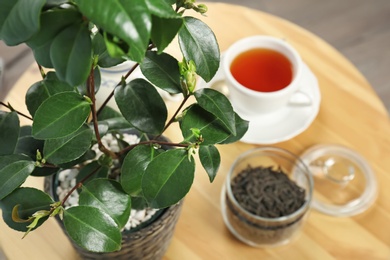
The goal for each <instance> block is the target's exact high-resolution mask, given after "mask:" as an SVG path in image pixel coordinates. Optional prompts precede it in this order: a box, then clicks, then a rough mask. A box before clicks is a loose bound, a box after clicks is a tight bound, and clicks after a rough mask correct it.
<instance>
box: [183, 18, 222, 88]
mask: <svg viewBox="0 0 390 260" xmlns="http://www.w3.org/2000/svg"><path fill="white" fill-rule="evenodd" d="M179 44H180V49H181V51H182V53H183V55H184V57H185V58H186V60H187V61H190V60H193V61H194V62H195V64H196V69H197V71H196V73H197V74H198V75H199V76H201V77H202V78H203V79H204V80H205V81H206V82H208V81H210V80H211V79H212V78H213V77H214V75H215V73H216V72H217V70H218V67H219V62H220V53H219V46H218V43H217V40H216V38H215V35H214V33H213V31H212V30H211V29H210V28H209V27H208V26H207V25H206V24H205V23H203V22H202V21H201V20H198V19H196V18H193V17H185V18H184V26H183V27H182V28H181V30H180V32H179Z"/></svg>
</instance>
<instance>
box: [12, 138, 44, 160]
mask: <svg viewBox="0 0 390 260" xmlns="http://www.w3.org/2000/svg"><path fill="white" fill-rule="evenodd" d="M43 144H44V142H43V141H42V140H37V139H35V138H34V137H32V136H31V135H26V136H22V137H19V139H18V144H17V145H16V149H15V154H25V155H27V156H29V157H30V158H31V159H32V160H35V159H36V155H37V150H39V151H42V150H43Z"/></svg>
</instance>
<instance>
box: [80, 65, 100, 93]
mask: <svg viewBox="0 0 390 260" xmlns="http://www.w3.org/2000/svg"><path fill="white" fill-rule="evenodd" d="M101 81H102V79H101V74H100V70H99V68H98V67H96V68H95V69H94V70H93V83H94V85H95V93H97V92H98V91H99V89H100V83H101ZM87 82H88V81H85V82H83V83H81V84H80V85H78V86H77V90H78V91H79V93H80V95H83V96H84V95H85V96H89V95H88V88H89V87H88V86H87Z"/></svg>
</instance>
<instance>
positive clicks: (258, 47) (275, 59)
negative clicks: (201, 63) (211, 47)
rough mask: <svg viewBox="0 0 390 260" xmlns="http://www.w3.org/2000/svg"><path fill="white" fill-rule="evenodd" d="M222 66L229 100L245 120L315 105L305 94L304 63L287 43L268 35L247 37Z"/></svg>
mask: <svg viewBox="0 0 390 260" xmlns="http://www.w3.org/2000/svg"><path fill="white" fill-rule="evenodd" d="M221 67H222V71H223V74H224V76H225V82H226V86H227V89H228V95H229V99H230V101H231V103H232V105H233V107H234V108H235V110H236V111H237V113H239V115H240V116H242V117H243V118H245V119H248V120H250V118H249V117H252V116H261V115H269V114H271V113H277V112H278V110H280V109H282V108H285V107H288V106H310V105H311V97H310V96H309V95H308V94H306V93H304V92H303V91H301V89H302V85H301V80H302V77H304V76H305V75H303V73H304V71H303V61H302V59H301V57H300V56H299V54H298V52H297V51H296V50H295V49H294V48H293V47H292V46H291V45H290V44H289V43H288V42H287V41H286V40H283V39H278V38H275V37H272V36H265V35H255V36H251V37H247V38H243V39H241V40H239V41H237V42H235V43H233V44H232V45H231V46H230V47H229V48H228V49H227V51H226V52H225V54H224V57H223V60H222V66H221Z"/></svg>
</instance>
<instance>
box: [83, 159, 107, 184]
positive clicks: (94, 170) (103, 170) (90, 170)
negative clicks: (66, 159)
mask: <svg viewBox="0 0 390 260" xmlns="http://www.w3.org/2000/svg"><path fill="white" fill-rule="evenodd" d="M108 170H109V169H108V167H105V166H101V165H100V164H99V162H97V161H93V162H91V163H89V164H87V165H85V166H84V167H83V168H81V170H80V171H79V173H78V174H77V176H76V183H79V182H81V181H83V184H84V185H86V184H87V183H89V182H90V181H92V180H94V179H97V178H107V176H108ZM91 174H93V175H92V176H90V177H89V178H88V179H86V180H85V178H86V177H87V176H89V175H91Z"/></svg>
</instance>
